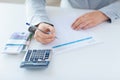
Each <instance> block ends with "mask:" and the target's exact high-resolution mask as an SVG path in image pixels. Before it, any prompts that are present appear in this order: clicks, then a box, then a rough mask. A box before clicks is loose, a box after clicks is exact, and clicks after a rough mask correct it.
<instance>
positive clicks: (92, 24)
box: [82, 22, 96, 30]
mask: <svg viewBox="0 0 120 80" xmlns="http://www.w3.org/2000/svg"><path fill="white" fill-rule="evenodd" d="M95 26H96V24H95V23H93V22H91V23H89V24H87V25H86V26H85V27H82V29H83V30H86V29H89V28H92V27H95Z"/></svg>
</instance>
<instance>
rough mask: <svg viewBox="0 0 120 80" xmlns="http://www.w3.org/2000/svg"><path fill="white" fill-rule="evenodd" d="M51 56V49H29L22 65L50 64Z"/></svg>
mask: <svg viewBox="0 0 120 80" xmlns="http://www.w3.org/2000/svg"><path fill="white" fill-rule="evenodd" d="M50 57H51V49H43V50H35V49H34V50H28V51H27V53H26V55H25V59H24V61H23V62H22V63H21V67H26V66H27V67H31V66H32V67H36V66H37V67H38V66H39V67H40V66H42V67H43V66H48V64H49V62H50Z"/></svg>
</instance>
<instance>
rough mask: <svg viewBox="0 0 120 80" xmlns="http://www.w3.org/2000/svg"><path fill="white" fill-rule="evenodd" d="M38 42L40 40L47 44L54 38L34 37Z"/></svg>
mask: <svg viewBox="0 0 120 80" xmlns="http://www.w3.org/2000/svg"><path fill="white" fill-rule="evenodd" d="M35 39H36V40H37V41H38V42H41V43H42V44H48V43H50V42H52V41H53V40H54V38H52V39H42V38H39V37H37V38H35Z"/></svg>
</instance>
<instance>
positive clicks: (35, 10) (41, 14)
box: [26, 0, 51, 25]
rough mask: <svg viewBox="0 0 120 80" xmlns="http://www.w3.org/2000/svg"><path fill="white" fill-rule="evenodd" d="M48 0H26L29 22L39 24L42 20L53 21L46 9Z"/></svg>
mask: <svg viewBox="0 0 120 80" xmlns="http://www.w3.org/2000/svg"><path fill="white" fill-rule="evenodd" d="M45 6H46V0H26V15H27V22H28V23H30V24H31V25H37V24H39V23H41V22H46V23H51V22H50V20H49V18H48V15H47V12H46V9H45Z"/></svg>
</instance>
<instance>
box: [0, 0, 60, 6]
mask: <svg viewBox="0 0 120 80" xmlns="http://www.w3.org/2000/svg"><path fill="white" fill-rule="evenodd" d="M46 1H47V5H48V6H60V1H61V0H46ZM0 2H6V3H18V4H23V3H24V2H25V0H0Z"/></svg>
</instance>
